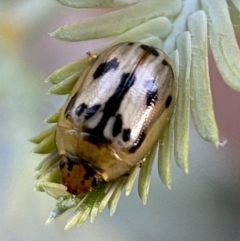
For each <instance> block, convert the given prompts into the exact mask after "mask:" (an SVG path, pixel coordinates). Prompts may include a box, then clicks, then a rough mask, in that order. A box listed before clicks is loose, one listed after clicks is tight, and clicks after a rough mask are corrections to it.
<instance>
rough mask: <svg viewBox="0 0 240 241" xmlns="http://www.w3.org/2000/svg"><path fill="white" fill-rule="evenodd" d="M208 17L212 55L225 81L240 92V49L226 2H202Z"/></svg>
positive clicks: (209, 0)
mask: <svg viewBox="0 0 240 241" xmlns="http://www.w3.org/2000/svg"><path fill="white" fill-rule="evenodd" d="M201 3H202V7H203V10H204V11H205V13H206V14H207V16H208V21H209V22H208V27H209V38H210V45H211V49H212V53H213V56H214V59H215V62H216V65H217V67H218V70H219V72H220V73H221V75H222V77H223V79H224V81H225V82H226V83H227V84H228V85H229V86H230V87H231V88H233V89H234V90H237V91H240V78H239V76H240V49H239V47H238V44H237V40H236V37H235V33H234V30H233V26H232V22H231V19H230V16H229V11H228V5H227V1H226V0H218V1H212V0H201Z"/></svg>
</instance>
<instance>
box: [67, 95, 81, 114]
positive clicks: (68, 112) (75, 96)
mask: <svg viewBox="0 0 240 241" xmlns="http://www.w3.org/2000/svg"><path fill="white" fill-rule="evenodd" d="M77 95H78V93H76V94H75V95H74V96H73V97H72V98H71V100H70V101H69V103H68V105H67V107H66V110H65V112H64V116H65V117H66V118H68V117H69V116H70V115H71V114H72V108H73V106H74V103H75V101H76V99H77Z"/></svg>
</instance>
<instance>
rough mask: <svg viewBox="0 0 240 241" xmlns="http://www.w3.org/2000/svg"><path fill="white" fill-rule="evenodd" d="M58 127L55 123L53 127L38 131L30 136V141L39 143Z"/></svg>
mask: <svg viewBox="0 0 240 241" xmlns="http://www.w3.org/2000/svg"><path fill="white" fill-rule="evenodd" d="M56 128H57V126H56V125H54V126H52V127H51V128H49V129H47V130H45V131H41V132H40V133H38V134H37V135H35V136H33V137H31V138H30V141H31V142H33V143H36V144H39V143H40V142H41V141H43V140H44V139H45V138H47V137H48V136H50V135H52V134H53V133H55V132H56Z"/></svg>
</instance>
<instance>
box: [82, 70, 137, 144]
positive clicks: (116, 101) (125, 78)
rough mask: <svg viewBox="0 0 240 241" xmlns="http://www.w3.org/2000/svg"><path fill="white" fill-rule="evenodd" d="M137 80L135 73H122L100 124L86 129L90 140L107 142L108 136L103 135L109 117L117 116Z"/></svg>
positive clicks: (96, 142)
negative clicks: (126, 95) (124, 99)
mask: <svg viewBox="0 0 240 241" xmlns="http://www.w3.org/2000/svg"><path fill="white" fill-rule="evenodd" d="M135 80H136V76H135V74H134V73H123V74H122V77H121V80H120V84H119V85H118V87H117V89H116V90H115V92H114V93H113V95H112V96H111V97H110V98H109V99H108V101H107V102H106V104H105V107H104V109H103V116H102V118H101V120H100V122H99V123H98V125H97V126H96V127H95V128H93V129H85V131H86V132H88V133H89V134H90V136H89V137H88V141H90V142H92V143H95V144H98V143H99V144H100V143H104V142H107V140H106V138H105V137H104V135H103V130H104V128H105V126H106V124H107V122H108V120H109V118H110V117H112V116H115V114H116V112H117V111H118V109H119V107H120V104H121V102H122V100H123V98H124V96H125V94H126V93H127V92H128V90H129V89H130V88H131V86H132V85H133V84H134V82H135Z"/></svg>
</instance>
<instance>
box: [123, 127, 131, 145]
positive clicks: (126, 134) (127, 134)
mask: <svg viewBox="0 0 240 241" xmlns="http://www.w3.org/2000/svg"><path fill="white" fill-rule="evenodd" d="M130 137H131V129H124V130H123V136H122V138H123V141H124V142H127V141H129V140H130Z"/></svg>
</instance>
